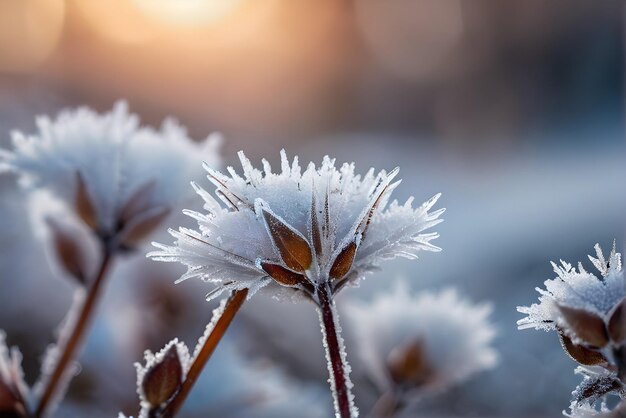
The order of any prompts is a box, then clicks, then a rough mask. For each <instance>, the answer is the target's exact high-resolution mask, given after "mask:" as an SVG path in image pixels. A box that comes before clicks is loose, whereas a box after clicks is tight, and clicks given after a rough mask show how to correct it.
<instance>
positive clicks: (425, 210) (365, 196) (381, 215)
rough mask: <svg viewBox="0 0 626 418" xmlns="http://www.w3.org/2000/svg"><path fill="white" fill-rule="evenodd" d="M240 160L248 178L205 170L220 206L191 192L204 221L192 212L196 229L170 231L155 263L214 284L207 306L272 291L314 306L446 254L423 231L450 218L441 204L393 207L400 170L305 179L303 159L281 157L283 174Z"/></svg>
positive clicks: (310, 171)
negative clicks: (405, 262) (170, 240)
mask: <svg viewBox="0 0 626 418" xmlns="http://www.w3.org/2000/svg"><path fill="white" fill-rule="evenodd" d="M239 157H240V160H241V165H242V167H243V176H241V175H239V174H237V173H236V172H235V170H234V169H233V168H231V167H229V168H228V173H229V174H228V175H226V174H222V173H220V172H217V171H215V170H213V169H212V168H211V167H210V166H209V165H208V164H205V168H206V170H207V172H208V174H209V175H208V178H209V180H210V181H211V182H212V183H213V184H214V185H215V187H216V191H215V194H216V195H217V197H218V198H219V201H218V200H216V199H215V198H214V197H213V196H212V195H211V194H210V193H209V192H207V191H206V190H204V189H202V188H200V187H199V186H198V185H196V184H195V183H194V188H195V189H196V191H197V192H198V194H199V195H200V196H201V197H202V199H203V200H204V209H205V210H206V213H199V212H195V211H186V214H187V215H189V216H191V217H192V218H194V219H196V221H197V222H198V229H197V230H192V229H188V228H180V229H179V230H170V233H171V234H172V236H173V237H174V238H175V243H174V245H164V244H158V243H155V244H154V245H155V246H156V247H157V248H158V250H157V251H153V252H151V253H150V254H149V256H150V257H152V258H153V259H155V260H159V261H167V262H180V263H183V264H185V265H186V266H187V267H188V270H187V272H186V273H185V274H184V275H183V276H182V277H181V278H180V280H185V279H188V278H191V277H199V278H201V279H203V280H206V281H209V282H212V283H217V284H218V285H219V286H218V288H217V290H216V291H214V292H212V293H211V294H210V298H214V297H217V296H218V295H219V294H220V293H222V292H224V291H229V290H241V289H250V293H249V296H251V295H252V294H254V292H255V291H257V290H258V289H260V288H263V287H266V286H271V287H272V288H273V289H272V290H271V291H272V293H273V294H275V293H276V292H277V291H278V290H279V289H280V288H281V287H282V288H284V287H287V288H291V289H293V290H296V291H299V293H301V294H304V295H306V296H313V294H314V293H315V287H316V286H318V285H320V284H324V283H326V284H329V285H330V286H331V288H332V293H333V294H334V293H336V292H337V291H338V290H340V289H341V288H343V287H344V286H345V285H347V284H355V283H357V282H358V280H359V279H360V278H362V277H363V275H364V274H365V273H367V272H369V271H372V270H375V269H376V268H378V265H379V264H380V262H381V261H383V260H390V259H393V258H395V257H407V258H416V257H417V253H418V252H419V251H421V250H427V251H439V250H440V249H439V248H438V247H436V246H434V245H433V244H431V242H430V241H432V240H433V239H435V238H437V236H438V234H437V233H434V232H429V233H425V232H424V231H425V230H427V229H429V228H431V227H433V226H434V225H436V224H438V223H439V222H441V219H439V216H440V215H441V214H442V213H443V209H439V210H436V211H430V210H431V209H432V207H433V206H434V204H435V203H436V201H437V199H438V198H439V195H437V196H434V197H433V198H431V199H430V200H428V201H427V202H425V203H424V204H422V205H421V206H418V207H417V208H414V207H413V205H412V203H413V199H412V198H411V199H409V200H407V201H406V202H405V203H404V204H399V203H398V202H397V201H393V202H390V196H391V193H392V192H393V190H394V189H395V188H396V187H397V186H398V184H399V181H396V182H394V181H393V180H394V178H395V176H396V174H397V173H398V170H397V169H396V170H393V171H391V172H390V173H387V172H386V171H384V170H383V171H380V172H379V173H377V174H376V173H375V171H374V169H370V170H369V171H368V172H367V173H366V174H365V175H364V176H363V177H361V176H360V175H358V174H355V172H354V164H343V165H342V166H341V167H340V168H337V167H336V166H335V160H334V159H331V158H329V157H325V158H324V160H323V161H322V164H321V166H319V167H316V166H315V165H314V164H313V163H310V164H309V165H308V166H307V168H306V170H304V171H302V169H301V167H300V165H299V162H298V158H297V157H295V158H294V159H293V161H292V162H291V163H290V162H289V160H288V159H287V155H286V153H285V152H284V151H282V152H281V171H280V172H279V173H274V172H273V171H272V168H271V166H270V164H269V163H268V162H267V161H266V160H263V171H261V170H258V169H256V168H254V167H253V166H252V164H251V163H250V161H249V160H248V159H247V158H246V157H245V155H244V154H243V153H242V152H240V153H239Z"/></svg>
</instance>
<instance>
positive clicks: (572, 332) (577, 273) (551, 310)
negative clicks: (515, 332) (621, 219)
mask: <svg viewBox="0 0 626 418" xmlns="http://www.w3.org/2000/svg"><path fill="white" fill-rule="evenodd" d="M595 249H596V257H595V258H594V257H591V256H589V259H590V260H591V262H592V263H593V265H594V266H595V268H596V269H597V270H598V272H599V275H598V276H597V275H595V274H593V273H591V272H588V271H586V270H585V269H584V267H583V266H582V264H581V263H578V269H576V268H574V267H573V266H572V265H571V264H569V263H566V262H565V261H561V264H560V265H556V264H555V263H552V266H553V268H554V271H555V273H556V274H557V277H556V278H554V279H550V280H546V281H545V286H546V289H545V290H543V289H539V288H538V289H537V291H538V292H539V293H540V294H541V296H540V297H539V303H536V304H533V305H531V306H522V307H518V308H517V310H518V311H519V312H522V313H524V314H527V315H528V316H527V317H526V318H523V319H520V320H519V321H518V322H517V324H518V326H519V328H520V329H524V328H536V329H540V330H545V331H550V330H555V331H557V332H558V334H559V338H560V339H561V345H562V346H563V349H564V350H565V352H566V353H567V354H568V355H569V356H570V357H571V358H572V359H573V360H575V361H576V362H578V363H579V364H580V365H582V367H578V368H577V369H576V372H577V373H579V374H582V375H583V376H584V378H583V381H582V383H581V384H580V385H579V386H578V388H576V390H575V391H574V392H573V400H572V404H571V406H570V411H571V412H570V414H569V416H572V417H580V416H590V415H594V414H596V413H599V412H602V413H605V412H607V411H608V410H607V408H606V405H605V398H606V396H607V395H616V396H618V397H619V398H621V399H624V398H626V391H625V389H624V388H625V386H624V383H625V382H626V302H625V300H626V299H625V296H626V286H625V282H624V272H623V271H622V262H621V254H620V253H618V252H616V251H615V243H614V244H613V250H612V251H611V253H610V255H609V258H608V260H607V259H605V258H604V255H603V254H602V249H601V248H600V246H599V245H598V244H596V246H595ZM598 407H599V409H598Z"/></svg>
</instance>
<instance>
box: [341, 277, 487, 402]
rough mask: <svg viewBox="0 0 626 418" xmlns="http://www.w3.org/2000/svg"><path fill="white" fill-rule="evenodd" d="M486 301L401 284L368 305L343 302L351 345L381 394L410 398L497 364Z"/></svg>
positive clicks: (451, 291) (455, 292)
mask: <svg viewBox="0 0 626 418" xmlns="http://www.w3.org/2000/svg"><path fill="white" fill-rule="evenodd" d="M491 311H492V306H491V305H490V304H486V303H482V304H477V305H474V304H472V303H470V302H468V301H466V300H464V299H462V298H461V297H459V295H458V293H457V291H456V290H454V289H447V290H444V291H442V292H441V293H437V294H436V293H420V294H416V295H412V294H411V293H410V292H409V290H408V289H407V286H406V284H405V283H404V282H400V283H399V284H398V285H397V286H396V287H395V288H394V289H393V291H391V292H387V293H384V294H379V295H377V296H376V297H375V299H374V300H373V301H372V302H371V303H365V302H352V303H350V304H348V305H347V306H346V313H347V316H348V320H349V323H350V325H351V326H352V329H353V330H354V334H355V345H356V347H357V349H358V351H359V354H360V356H361V358H362V360H363V362H364V364H365V365H366V367H367V368H368V372H369V374H370V375H371V377H372V379H373V380H374V381H375V382H376V383H377V385H378V386H379V388H380V390H381V392H389V391H394V388H396V387H402V388H403V389H405V390H407V392H408V394H409V395H410V396H412V397H413V396H421V395H424V394H428V393H432V392H437V391H441V390H445V389H447V388H449V387H451V386H452V385H455V384H458V383H460V382H462V381H465V380H466V379H468V378H469V377H470V376H471V375H473V374H475V373H477V372H480V371H484V370H487V369H490V368H492V367H494V365H495V364H496V363H497V359H498V356H497V353H496V351H495V350H494V349H493V348H492V346H491V343H492V341H493V339H494V337H495V335H496V331H495V329H494V327H493V325H491V324H490V323H489V322H488V317H489V315H490V313H491Z"/></svg>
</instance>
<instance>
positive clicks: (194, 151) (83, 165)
mask: <svg viewBox="0 0 626 418" xmlns="http://www.w3.org/2000/svg"><path fill="white" fill-rule="evenodd" d="M36 122H37V132H36V133H35V134H33V135H26V134H24V133H21V132H14V133H13V136H12V139H13V149H12V150H11V151H8V150H0V171H10V172H14V173H15V174H17V176H18V180H19V182H20V184H21V185H23V186H24V188H25V189H27V190H29V191H31V192H33V194H34V193H37V194H40V195H45V196H47V199H48V200H47V201H42V202H43V203H45V206H46V207H48V206H52V207H56V206H57V205H56V202H62V204H63V206H64V207H65V209H66V210H65V212H66V213H70V214H73V215H74V216H73V220H74V221H76V222H75V223H76V224H79V225H81V226H82V228H83V229H87V230H89V231H90V232H92V234H91V236H87V237H88V238H93V237H95V238H96V240H95V241H97V243H98V246H99V250H100V251H99V252H100V254H99V256H100V257H99V261H98V263H97V264H98V266H97V268H90V266H89V265H88V264H89V261H90V260H88V259H87V256H86V255H87V251H84V250H85V248H86V247H88V245H86V243H85V241H84V239H85V238H84V237H82V238H81V237H79V235H77V234H75V233H72V231H71V228H68V227H67V226H68V223H67V222H65V221H66V220H67V219H64V220H60V219H55V215H56V213H55V212H56V209H55V210H51V211H50V213H48V214H45V215H44V217H45V218H46V221H47V222H46V224H45V225H46V227H47V228H48V229H49V230H50V234H49V235H51V239H50V240H48V241H49V242H50V243H52V246H53V247H54V249H53V251H52V253H54V254H55V255H56V257H57V259H58V261H59V264H60V265H61V267H62V268H63V269H64V270H65V272H66V273H68V274H69V275H70V276H72V277H74V278H75V279H77V282H78V284H79V287H78V289H77V291H76V295H75V298H74V300H75V303H74V306H73V307H72V308H71V309H70V313H69V314H68V317H67V318H66V321H65V324H64V327H63V330H62V331H61V333H60V338H59V342H58V344H57V346H53V347H51V348H50V349H49V350H48V351H47V356H46V358H45V359H44V362H43V367H42V372H41V375H40V378H39V381H38V382H37V384H36V385H35V395H36V398H38V399H37V401H36V402H35V406H34V411H32V415H33V416H35V417H41V416H44V415H46V413H49V412H50V410H51V409H52V407H53V404H54V403H55V401H58V400H60V398H61V397H62V395H63V392H64V389H65V387H66V384H67V383H69V380H70V379H71V377H72V373H71V371H72V370H73V367H72V363H73V360H74V357H75V356H76V354H77V352H78V351H79V349H80V347H81V345H82V340H83V338H84V335H85V333H86V332H87V330H88V328H89V325H90V322H91V319H92V317H93V315H94V312H95V306H96V302H97V300H98V299H99V297H100V293H101V291H102V288H103V284H104V282H105V279H106V277H107V273H108V270H109V268H110V266H111V263H112V260H113V259H114V257H115V256H116V255H117V254H119V253H120V252H121V251H126V250H129V249H132V248H135V247H137V246H138V245H140V244H141V243H142V241H143V240H145V238H146V237H147V236H148V235H150V233H151V232H153V231H154V230H155V229H156V228H157V227H158V226H159V225H160V224H161V223H162V222H163V221H164V220H165V218H166V217H167V215H168V214H169V213H170V212H171V211H172V209H174V208H176V207H179V206H181V205H182V204H183V201H184V200H185V199H186V198H187V197H188V194H189V193H187V192H186V187H184V185H185V184H186V183H187V182H188V181H189V180H190V179H191V178H193V177H194V175H193V173H194V172H195V171H196V170H197V169H196V168H195V167H197V165H198V164H199V161H200V160H202V159H204V160H206V161H209V162H210V163H211V164H216V163H218V160H219V158H218V156H217V153H216V147H217V145H218V143H219V140H218V138H216V137H213V138H208V139H207V140H205V141H203V142H198V143H196V142H194V141H192V140H191V139H190V138H188V136H187V134H186V131H185V129H184V128H183V127H182V126H180V125H178V124H177V123H176V122H175V121H174V120H171V119H168V120H166V121H165V122H163V125H162V127H161V129H160V130H155V129H152V128H150V127H142V126H140V125H139V118H138V116H137V115H134V114H131V113H129V112H128V106H127V105H126V103H125V102H118V103H116V104H115V105H114V107H113V110H111V111H110V112H108V113H104V114H98V113H96V112H94V111H92V110H90V109H88V108H79V109H77V110H64V111H62V112H61V113H60V114H59V115H58V116H57V117H56V118H54V119H51V118H49V117H47V116H42V117H39V118H37V121H36ZM49 203H54V204H49ZM41 206H43V205H41ZM41 209H42V208H41V207H40V208H39V210H40V211H41ZM43 211H44V212H45V209H43Z"/></svg>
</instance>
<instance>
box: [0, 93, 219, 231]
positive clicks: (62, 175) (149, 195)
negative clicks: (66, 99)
mask: <svg viewBox="0 0 626 418" xmlns="http://www.w3.org/2000/svg"><path fill="white" fill-rule="evenodd" d="M36 122H37V133H35V134H34V135H26V134H24V133H21V132H14V133H13V136H12V139H13V148H14V149H13V150H12V151H6V150H0V169H4V170H10V171H14V172H16V173H17V174H18V175H19V179H20V181H21V183H22V184H24V185H26V186H30V187H35V188H41V189H44V190H47V191H48V192H49V193H50V194H51V195H52V196H53V197H57V198H61V199H62V200H63V201H64V202H65V203H66V204H67V205H68V206H69V207H70V208H73V209H75V210H76V212H77V213H78V214H79V215H80V217H81V218H82V219H83V220H84V221H85V223H86V224H87V225H88V226H90V227H91V228H93V229H94V230H95V231H96V232H97V233H98V234H99V235H100V236H102V237H106V238H110V237H113V236H115V235H116V234H118V233H119V232H121V231H124V233H125V234H126V236H127V239H128V240H130V241H137V240H138V239H139V238H141V237H143V236H144V235H146V232H148V231H150V230H152V229H153V227H154V226H155V225H156V224H158V223H159V221H161V220H162V219H163V218H164V217H165V216H166V215H167V213H168V212H170V211H171V209H173V206H174V205H176V204H179V200H180V199H181V197H182V196H185V193H186V190H187V189H186V187H185V186H186V184H187V182H188V181H189V179H191V178H193V177H194V173H195V171H196V166H197V165H196V162H198V161H199V160H200V159H204V160H205V161H207V162H209V163H210V164H218V163H219V158H218V155H217V152H216V147H217V145H218V143H219V140H218V138H217V137H209V138H207V140H205V141H202V142H199V143H195V142H193V141H192V140H191V139H190V138H189V137H188V136H187V133H186V131H185V129H184V128H183V127H182V126H180V125H179V124H178V123H177V122H175V121H174V120H172V119H167V120H165V121H164V122H163V125H162V126H161V128H160V130H158V131H157V130H155V129H152V128H150V127H143V126H140V124H139V118H138V116H137V115H135V114H131V113H129V111H128V106H127V104H126V103H125V102H118V103H116V104H115V105H114V107H113V110H111V111H110V112H108V113H104V114H98V113H96V112H94V111H93V110H91V109H88V108H84V107H83V108H79V109H76V110H64V111H62V112H61V113H60V114H59V115H58V116H57V117H56V118H55V119H51V118H49V117H47V116H42V117H38V118H37V120H36ZM133 243H134V242H133Z"/></svg>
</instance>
